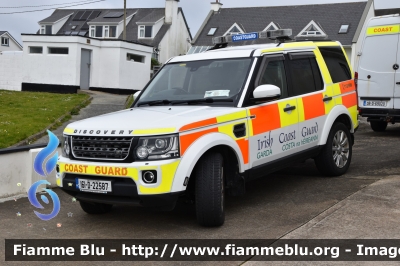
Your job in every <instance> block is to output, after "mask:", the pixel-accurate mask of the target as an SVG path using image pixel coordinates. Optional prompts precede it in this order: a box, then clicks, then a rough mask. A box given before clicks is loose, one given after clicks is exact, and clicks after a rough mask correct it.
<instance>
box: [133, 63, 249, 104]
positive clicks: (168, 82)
mask: <svg viewBox="0 0 400 266" xmlns="http://www.w3.org/2000/svg"><path fill="white" fill-rule="evenodd" d="M251 61H252V58H237V59H217V60H205V61H192V62H183V63H174V64H168V65H166V66H164V67H163V68H162V69H161V71H160V73H158V74H157V76H156V77H155V78H154V79H153V80H152V82H151V83H150V84H149V85H148V87H147V88H146V89H145V91H144V92H143V93H142V95H141V96H140V100H139V102H138V103H137V106H140V105H153V104H194V103H195V104H199V103H207V104H209V103H213V102H215V103H217V102H219V103H221V102H224V105H229V106H233V104H234V102H235V100H236V99H237V98H238V97H240V92H241V89H242V87H243V86H244V84H245V81H246V77H247V74H248V71H249V68H250V64H251Z"/></svg>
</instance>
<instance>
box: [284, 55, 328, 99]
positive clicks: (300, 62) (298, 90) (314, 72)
mask: <svg viewBox="0 0 400 266" xmlns="http://www.w3.org/2000/svg"><path fill="white" fill-rule="evenodd" d="M289 65H290V76H291V81H292V82H291V83H292V91H291V93H290V96H291V97H292V96H297V95H302V94H307V93H311V92H314V91H318V90H322V89H323V82H322V77H321V73H320V71H319V68H318V64H317V61H316V60H315V58H313V57H302V58H296V57H294V58H293V59H292V60H290V62H289Z"/></svg>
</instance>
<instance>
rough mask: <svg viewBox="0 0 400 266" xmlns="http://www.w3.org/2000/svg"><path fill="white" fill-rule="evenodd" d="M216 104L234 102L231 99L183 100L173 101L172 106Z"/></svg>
mask: <svg viewBox="0 0 400 266" xmlns="http://www.w3.org/2000/svg"><path fill="white" fill-rule="evenodd" d="M216 102H226V103H229V102H233V99H232V98H229V99H218V98H217V99H215V98H202V99H193V100H181V101H172V102H171V105H174V104H181V103H187V104H191V103H216Z"/></svg>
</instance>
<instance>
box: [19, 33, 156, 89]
mask: <svg viewBox="0 0 400 266" xmlns="http://www.w3.org/2000/svg"><path fill="white" fill-rule="evenodd" d="M23 40H24V44H25V48H24V66H23V75H22V76H23V78H22V82H25V83H34V84H60V85H72V86H80V69H81V51H82V49H88V50H91V51H92V64H91V77H90V80H91V81H90V87H94V88H111V89H113V88H115V89H131V90H141V89H142V88H143V86H144V85H145V84H146V83H147V82H148V81H149V79H150V64H151V63H150V62H151V61H150V60H151V53H152V51H153V48H152V47H148V46H143V45H138V44H133V43H127V42H123V41H112V40H97V39H88V38H84V37H78V36H43V35H23ZM87 41H90V44H88V43H87ZM31 46H41V47H43V54H30V53H29V47H31ZM48 47H68V48H69V54H68V55H52V54H48ZM127 52H131V53H134V54H139V55H143V56H145V57H146V61H145V63H144V64H142V63H138V64H136V63H133V64H132V63H131V62H128V61H127V60H126V53H127Z"/></svg>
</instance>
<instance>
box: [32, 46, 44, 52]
mask: <svg viewBox="0 0 400 266" xmlns="http://www.w3.org/2000/svg"><path fill="white" fill-rule="evenodd" d="M29 53H30V54H43V47H41V46H30V47H29Z"/></svg>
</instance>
